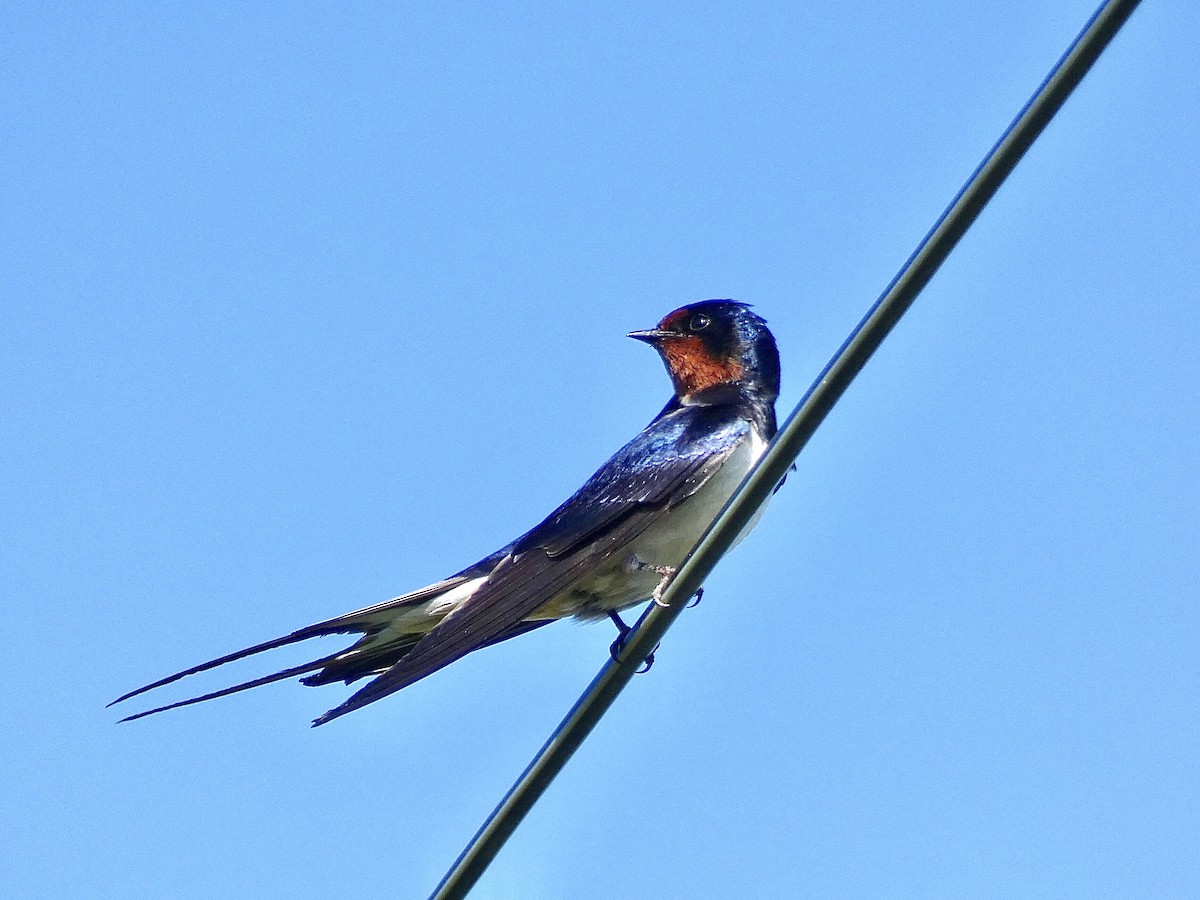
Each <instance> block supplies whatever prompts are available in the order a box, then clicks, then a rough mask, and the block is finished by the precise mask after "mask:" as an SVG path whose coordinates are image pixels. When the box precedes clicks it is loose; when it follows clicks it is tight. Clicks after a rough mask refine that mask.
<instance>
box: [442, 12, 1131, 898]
mask: <svg viewBox="0 0 1200 900" xmlns="http://www.w3.org/2000/svg"><path fill="white" fill-rule="evenodd" d="M1138 3H1139V0H1107V2H1105V3H1103V4H1102V5H1101V6H1100V8H1099V9H1097V10H1096V12H1095V13H1094V14H1093V15H1092V18H1091V19H1090V20H1089V21H1088V23H1087V25H1085V26H1084V28H1083V30H1082V31H1081V32H1080V33H1079V35H1078V37H1076V38H1075V40H1074V42H1073V43H1072V44H1071V46H1070V47H1069V48H1068V49H1067V52H1066V53H1064V54H1063V56H1062V57H1061V58H1060V59H1059V61H1058V62H1057V63H1056V64H1055V66H1054V68H1053V69H1052V70H1051V71H1050V74H1049V75H1047V76H1046V79H1045V80H1044V81H1043V82H1042V83H1041V85H1039V86H1038V89H1037V90H1036V91H1035V92H1034V94H1033V96H1032V97H1030V99H1029V101H1028V102H1027V103H1026V104H1025V106H1024V107H1023V108H1022V109H1021V111H1020V113H1018V115H1017V117H1016V118H1015V119H1014V120H1013V121H1012V123H1011V124H1010V125H1009V126H1008V128H1007V129H1006V130H1005V132H1004V134H1003V135H1001V137H1000V140H998V141H997V142H996V144H995V146H993V147H992V149H991V150H990V151H989V153H988V155H987V156H986V157H984V160H983V162H981V163H980V164H979V167H978V168H977V169H975V171H974V172H973V173H972V174H971V177H970V178H969V179H967V182H966V184H965V185H963V187H962V189H961V190H960V191H959V192H958V194H957V196H955V198H954V200H953V201H952V202H951V203H950V205H949V206H948V207H947V208H946V211H945V212H943V213H942V215H941V217H940V218H939V219H938V220H937V222H936V223H935V224H934V226H933V228H932V229H930V231H929V233H928V234H927V235H926V236H925V238H924V240H922V241H921V243H920V245H919V246H918V247H917V249H916V250H915V251H914V252H913V254H912V256H910V257H909V258H908V260H907V261H906V262H905V263H904V266H903V267H902V268H901V269H900V271H899V272H898V273H897V275H896V277H895V278H893V279H892V282H891V284H889V285H888V286H887V288H886V289H885V290H884V292H883V293H882V294H881V295H880V297H879V299H878V300H876V301H875V303H874V305H873V306H872V307H871V309H870V310H869V311H868V313H867V315H866V316H865V317H864V318H863V320H862V321H861V322H860V323H859V324H858V327H857V328H855V329H854V331H853V332H852V333H851V334H850V336H849V337H848V338H847V339H846V341H845V343H844V344H842V346H841V347H840V348H839V349H838V352H837V353H836V354H835V355H834V357H833V359H831V360H830V361H829V363H828V364H827V365H826V366H825V368H824V370H823V371H822V372H821V374H820V376H818V378H817V380H816V381H815V382H814V383H813V385H812V387H810V388H809V389H808V393H806V394H805V395H804V398H803V399H802V400H801V401H800V403H799V405H797V407H796V408H795V410H793V411H792V414H791V415H790V416H789V417H788V419H787V421H786V422H785V423H784V426H783V428H781V429H780V431H779V433H778V434H777V435H776V437H775V439H774V441H772V442H771V445H770V447H768V448H767V451H766V452H765V453H764V454H763V456H762V457H761V458H760V459H759V460H758V463H757V465H755V467H754V468H753V469H752V470H751V471H750V472H749V474H747V476H746V478H745V480H744V481H743V482H742V484H741V485H740V486H739V488H738V489H737V491H735V492H734V495H733V496H732V497H731V498H730V500H729V502H728V503H727V504H726V505H725V508H724V509H723V510H722V511H721V513H720V514H719V515H718V516H717V518H716V519H715V520H714V522H713V524H712V525H711V526H710V527H709V529H708V531H707V532H705V534H704V536H703V537H702V538H701V539H700V541H699V543H697V544H696V546H695V547H694V548H693V550H692V552H691V553H690V554H689V555H688V557H687V559H685V560H684V562H683V564H682V565H681V566H680V568H679V571H678V573H677V574H676V575H675V578H674V579H673V580H672V581H671V584H670V586H669V587H668V588H667V590H666V591H665V593H664V594H663V598H662V600H663V604H664V605H663V606H658V605H656V604H650V606H649V608H648V609H647V610H646V612H645V613H643V614H642V617H641V618H640V619H639V620H638V623H637V625H636V626H635V627H634V628H633V630H632V631H631V632H630V633H629V635H628V638H627V640H626V642H625V644H624V647H623V648H622V650H621V653H620V654H619V658H618V660H617V661H611V660H610V661H607V662H606V663H605V664H604V667H603V668H602V669H601V670H600V672H599V673H598V674H597V675H596V677H595V678H594V679H593V680H592V683H591V684H590V685H589V686H588V688H587V690H586V691H584V693H583V695H582V696H581V697H580V698H579V700H578V701H576V703H575V705H574V706H573V707H572V708H571V711H570V712H569V713H568V714H567V716H566V718H565V719H563V721H562V723H561V724H560V725H559V726H558V728H556V729H555V731H554V733H553V734H551V735H550V738H549V739H548V740H547V741H546V743H545V745H544V746H543V747H542V749H541V750H540V751H538V754H537V756H535V757H534V758H533V761H532V762H530V764H529V766H528V767H527V768H526V769H525V771H524V772H523V773H522V774H521V777H520V778H519V779H518V780H517V781H516V783H515V784H514V785H513V786H512V788H511V789H510V790H509V792H508V794H507V795H506V796H505V797H504V799H503V800H502V801H500V805H499V806H497V807H496V809H495V810H494V811H493V812H492V814H491V816H489V817H488V819H487V821H486V822H484V824H483V826H482V827H481V828H480V829H479V831H478V832H477V833H476V835H475V837H474V838H472V839H471V842H470V843H469V844H468V845H467V847H466V849H464V850H463V852H462V854H461V855H460V856H459V858H458V859H457V860H456V861H455V863H454V865H453V866H452V867H451V868H450V870H449V871H448V872H447V873H446V876H445V877H444V878H443V879H442V881H441V883H440V884H439V885H438V887H437V888H436V890H435V891H434V893H433V894H432V900H452V898H460V897H464V896H466V894H467V892H468V891H469V890H470V889H471V888H472V887H473V886H474V885H475V882H476V881H478V880H479V877H480V876H481V875H482V874H483V872H484V871H485V870H486V869H487V867H488V865H489V864H490V863H491V861H492V860H493V859H494V858H495V856H496V854H497V853H498V852H499V851H500V848H501V847H502V846H503V845H504V843H505V841H507V840H508V838H509V836H510V835H511V834H512V833H513V831H515V830H516V828H517V826H518V825H519V824H520V823H521V820H522V819H524V817H525V814H526V813H528V812H529V810H530V808H531V807H532V806H533V804H534V803H535V802H537V800H538V798H539V797H541V795H542V794H543V793H544V792H545V790H546V788H547V787H549V785H550V783H551V782H552V781H553V780H554V778H555V777H556V776H557V775H558V773H559V772H560V771H562V768H563V766H564V765H566V763H567V760H569V759H570V758H571V756H572V755H573V754H574V752H575V750H576V749H578V747H579V745H580V744H581V743H583V741H584V739H585V738H586V737H587V736H588V734H590V733H591V730H592V729H593V728H594V727H595V726H596V723H597V722H599V721H600V718H601V717H602V716H603V715H604V713H605V712H606V711H607V710H608V708H609V707H610V706H611V705H612V703H613V701H614V700H616V698H617V695H618V694H619V693H620V692H621V691H622V690H623V689H624V687H625V685H626V684H628V683H629V680H630V678H632V677H633V674H634V672H635V671H636V670H637V668H638V667H639V666H640V665H641V664H642V662H643V661H644V660H645V659H646V657H647V656H649V655H650V653H651V652H652V651H653V650H654V648H655V647H656V646H657V645H658V643H659V641H660V640H661V639H662V637H663V635H664V634H665V633H666V631H667V629H668V628H669V627H670V626H671V623H673V622H674V621H675V619H676V617H677V616H678V615H679V614H680V612H682V610H683V609H684V607H685V605H686V602H687V599H688V598H689V597H691V596H692V594H694V593H695V592H696V590H697V589H698V588H699V587H700V585H701V584H702V583H703V581H704V579H705V578H707V577H708V574H709V572H711V571H712V569H713V567H714V566H715V565H716V564H717V561H718V560H719V559H720V558H721V556H722V555H723V554H724V553H725V551H727V550H728V549H729V547H730V546H731V545H732V544H733V542H734V540H735V539H736V537H737V535H738V534H740V533H741V530H742V528H743V527H744V526H745V525H746V523H747V522H749V521H750V519H751V518H753V516H754V514H755V513H756V512H757V511H758V510H759V508H760V507H761V506H762V505H763V504H764V503H765V502H766V501H767V499H768V498H769V497H770V495H771V492H772V491H773V490H774V488H775V486H776V485H777V484H778V483H779V481H780V479H782V478H783V476H784V474H785V473H786V472H787V470H788V469H789V467H790V466H791V465H792V463H793V462H794V461H795V459H796V457H797V456H798V455H799V454H800V451H801V450H802V449H803V448H804V446H805V444H807V443H808V440H809V438H811V437H812V435H813V433H814V432H815V431H816V429H817V427H818V426H819V425H820V424H821V422H823V421H824V419H825V416H826V415H828V413H829V411H830V410H831V409H832V408H833V406H834V404H835V403H837V401H838V399H839V398H840V397H841V396H842V394H843V393H845V391H846V388H848V387H849V386H850V383H851V382H852V381H853V380H854V378H855V376H856V375H857V374H858V373H859V371H860V370H861V369H862V367H863V366H864V365H866V362H867V360H868V359H870V358H871V355H872V354H873V353H874V352H875V351H876V350H877V349H878V348H879V345H880V344H881V343H883V340H884V338H886V337H887V335H888V333H889V332H890V331H891V330H892V328H893V327H894V326H895V324H896V323H897V322H898V321H899V320H900V317H901V316H902V315H904V313H905V312H906V311H907V310H908V308H909V307H910V306H911V305H912V303H913V301H914V300H916V298H917V295H918V294H919V293H920V292H921V291H922V290H923V289H924V287H925V285H926V284H928V283H929V280H930V279H931V278H932V277H933V275H934V273H935V272H937V270H938V268H939V267H940V266H941V265H942V263H943V262H945V260H946V258H947V257H948V256H949V255H950V253H951V251H952V250H953V249H954V247H955V246H956V245H957V244H958V241H959V240H960V239H961V238H962V236H963V235H964V234H965V233H966V232H967V229H969V228H970V227H971V225H972V224H974V222H975V219H976V218H977V217H978V216H979V213H980V212H981V211H982V210H983V208H984V206H986V205H987V203H988V201H989V200H991V198H992V197H993V196H994V195H995V193H996V191H997V190H998V189H999V187H1000V185H1001V184H1002V183H1003V182H1004V180H1005V179H1006V178H1007V177H1008V176H1009V174H1011V172H1012V170H1013V169H1014V168H1015V167H1016V165H1017V163H1018V162H1019V161H1020V160H1021V157H1022V156H1024V155H1025V151H1026V150H1028V149H1029V147H1030V146H1032V144H1033V142H1034V141H1035V140H1037V138H1038V136H1039V135H1040V134H1041V133H1042V131H1043V130H1044V129H1045V127H1046V125H1047V124H1048V123H1049V122H1050V120H1051V119H1052V118H1053V117H1054V115H1055V114H1056V113H1057V112H1058V111H1059V109H1061V108H1062V105H1063V103H1065V102H1066V99H1067V97H1069V96H1070V94H1071V92H1072V91H1073V90H1074V89H1075V88H1076V87H1077V86H1078V85H1079V83H1080V82H1081V81H1082V80H1083V77H1084V76H1085V75H1086V74H1087V73H1088V71H1089V70H1090V69H1091V67H1092V64H1093V63H1095V61H1096V60H1097V59H1098V58H1099V56H1100V54H1101V53H1102V52H1103V51H1104V49H1105V48H1106V47H1107V46H1108V44H1109V43H1110V42H1111V40H1112V39H1113V37H1114V36H1115V35H1116V34H1117V32H1118V31H1119V30H1120V29H1121V26H1122V25H1124V24H1125V22H1126V21H1127V20H1128V18H1129V16H1130V15H1131V14H1132V13H1133V11H1134V9H1135V8H1137V5H1138Z"/></svg>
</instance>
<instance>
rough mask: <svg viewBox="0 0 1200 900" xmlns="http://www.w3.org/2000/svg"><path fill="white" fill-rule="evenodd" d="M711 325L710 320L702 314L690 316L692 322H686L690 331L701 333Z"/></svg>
mask: <svg viewBox="0 0 1200 900" xmlns="http://www.w3.org/2000/svg"><path fill="white" fill-rule="evenodd" d="M711 324H712V319H710V318H709V317H708V316H706V315H705V314H704V313H696V315H694V316H692V321H690V322H688V328H690V329H691V330H692V331H703V330H704V329H705V328H707V327H708V326H709V325H711Z"/></svg>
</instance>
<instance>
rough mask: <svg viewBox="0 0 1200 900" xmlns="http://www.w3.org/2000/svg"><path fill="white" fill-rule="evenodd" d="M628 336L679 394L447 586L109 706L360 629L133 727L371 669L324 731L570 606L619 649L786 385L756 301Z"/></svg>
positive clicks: (353, 677)
mask: <svg viewBox="0 0 1200 900" xmlns="http://www.w3.org/2000/svg"><path fill="white" fill-rule="evenodd" d="M628 336H629V337H631V338H634V339H635V340H638V341H643V342H645V343H647V344H649V345H650V346H652V347H653V348H655V349H656V350H657V351H658V353H659V355H660V356H661V357H662V360H663V362H664V364H665V366H666V369H667V373H668V374H669V376H670V378H671V383H672V387H673V388H674V393H673V395H672V397H671V399H670V400H669V401H668V402H667V404H666V405H665V406H664V407H663V408H662V410H661V411H660V412H659V413H658V415H656V416H655V417H654V418H653V419H652V420H651V421H650V423H649V424H648V425H647V426H646V427H645V428H643V429H642V431H641V432H639V433H638V434H637V436H636V437H634V438H633V440H631V441H630V442H629V443H627V444H626V445H625V446H624V447H622V448H621V449H620V450H618V451H617V452H616V453H615V454H613V456H612V457H611V458H610V459H609V460H608V461H607V462H606V463H604V465H602V466H601V467H600V468H599V469H598V470H597V471H596V472H595V474H593V475H592V476H591V477H590V478H589V479H588V480H587V481H586V482H585V483H584V484H583V486H582V487H581V488H579V490H578V491H576V492H575V493H574V494H573V495H572V496H571V497H570V498H568V499H567V500H566V501H565V502H564V503H563V504H562V505H561V506H559V507H558V508H557V509H555V510H554V511H553V512H552V513H550V515H549V516H547V517H546V518H545V519H544V520H542V521H541V522H540V523H539V524H537V525H536V526H534V527H533V528H532V529H530V530H529V531H527V532H526V533H525V534H523V535H521V536H520V537H519V538H517V539H516V540H514V541H512V542H511V543H509V544H507V545H506V546H504V547H502V548H500V549H499V550H497V551H496V552H495V553H493V554H491V555H490V556H486V557H484V558H483V559H481V560H480V561H479V562H477V563H475V564H474V565H471V566H468V567H467V568H465V569H463V570H462V571H460V572H457V573H455V574H454V575H451V576H449V577H448V578H445V579H443V580H441V581H438V582H435V583H433V584H430V585H427V586H426V587H422V588H419V589H418V590H415V591H411V592H410V593H407V594H403V595H401V596H399V597H396V598H394V599H392V600H387V601H385V602H383V603H378V604H376V605H374V606H368V607H365V608H363V609H359V610H356V611H354V612H349V613H346V614H344V615H340V616H336V617H335V618H332V619H327V620H325V621H322V622H317V623H315V624H313V625H309V626H307V627H304V628H300V629H298V630H296V631H293V632H291V633H290V634H286V635H284V636H282V637H278V638H275V639H274V640H269V641H266V642H264V643H260V644H255V645H254V646H252V647H247V648H245V649H244V650H238V651H236V652H234V653H230V654H227V655H225V656H221V657H218V658H216V659H213V660H209V661H208V662H204V663H200V664H199V665H195V666H192V667H191V668H188V669H184V670H183V671H181V672H176V673H175V674H174V675H169V676H167V677H166V678H162V679H159V680H158V681H155V682H152V683H150V684H147V685H145V686H143V687H140V688H138V689H136V690H133V691H130V692H128V693H126V694H123V695H122V696H120V697H118V698H117V699H116V700H114V701H113V702H112V703H110V704H109V706H113V705H115V704H117V703H123V702H125V701H127V700H130V699H132V698H134V697H137V696H140V695H142V694H144V693H146V692H147V691H151V690H155V689H157V688H161V687H164V686H166V685H169V684H172V683H174V682H176V681H178V680H180V679H182V678H185V677H187V676H190V675H195V674H197V673H199V672H204V671H207V670H209V669H213V668H216V667H217V666H222V665H225V664H226V663H231V662H233V661H235V660H239V659H243V658H245V657H247V656H253V655H255V654H258V653H263V652H265V651H268V650H273V649H276V648H278V647H283V646H286V645H288V644H293V643H297V642H300V641H306V640H309V639H311V638H317V637H324V636H327V635H335V634H342V635H345V634H353V635H358V636H359V637H358V639H357V640H356V641H355V643H353V644H352V645H351V646H350V647H348V648H347V649H345V650H341V651H339V652H336V653H332V654H329V655H326V656H322V657H320V658H318V659H315V660H313V661H311V662H308V663H305V664H302V665H297V666H292V667H289V668H285V669H283V670H281V671H278V672H274V673H273V674H270V675H266V676H264V677H261V678H255V679H252V680H250V681H245V682H242V683H240V684H236V685H234V686H232V687H228V688H224V689H222V690H217V691H213V692H212V693H207V694H202V695H200V696H196V697H192V698H190V699H187V700H180V701H178V702H175V703H168V704H166V705H163V706H158V707H155V708H153V709H148V710H145V711H144V712H138V713H135V714H133V715H129V716H126V717H125V718H124V719H121V721H122V722H127V721H132V720H134V719H140V718H144V717H145V716H149V715H154V714H156V713H161V712H165V711H166V710H169V709H176V708H178V707H182V706H189V705H191V704H194V703H200V702H203V701H206V700H213V699H215V698H218V697H224V696H227V695H230V694H235V693H238V692H240V691H245V690H249V689H250V688H255V687H259V686H261V685H265V684H270V683H272V682H276V681H281V680H284V679H289V678H293V677H297V676H304V677H302V678H301V679H300V681H301V683H302V684H304V685H308V686H319V685H326V684H332V683H336V682H344V683H345V684H347V685H349V684H352V683H353V682H355V681H358V680H360V679H363V678H368V677H369V678H371V680H370V681H369V682H367V683H366V684H365V685H364V686H362V687H361V688H359V689H358V690H357V691H356V692H354V693H353V694H351V696H350V697H349V698H348V699H346V700H345V701H344V702H342V703H341V704H340V705H338V706H335V707H334V708H332V709H330V710H329V711H328V712H326V713H325V714H323V715H321V716H319V717H317V718H316V719H314V720H313V723H312V724H313V726H314V727H315V726H317V725H323V724H325V723H327V722H330V721H332V720H334V719H336V718H339V717H340V716H344V715H345V714H347V713H349V712H353V711H354V710H357V709H361V708H362V707H364V706H367V705H368V704H370V703H374V702H375V701H377V700H380V699H382V698H384V697H386V696H388V695H390V694H392V693H395V692H396V691H399V690H401V689H402V688H405V687H408V686H409V685H412V684H413V683H415V682H417V681H419V680H421V679H422V678H425V677H426V676H428V675H431V674H432V673H434V672H436V671H438V670H439V669H441V668H443V667H444V666H447V665H449V664H450V663H452V662H454V661H456V660H458V659H460V658H462V657H463V656H465V655H466V654H468V653H470V652H472V651H475V650H479V649H481V648H483V647H487V646H491V645H493V644H497V643H499V642H501V641H506V640H508V639H510V638H514V637H517V636H518V635H521V634H525V633H526V632H529V631H533V630H534V629H536V628H540V627H542V626H543V625H547V624H549V623H550V622H553V621H555V620H558V619H562V618H566V617H571V616H573V617H575V618H577V619H580V620H583V621H594V620H601V619H604V618H606V617H607V618H610V619H611V620H612V621H613V623H614V624H616V626H617V629H618V638H617V640H616V641H614V643H613V646H612V652H613V655H614V658H615V655H616V651H617V650H618V648H619V646H620V643H621V641H622V640H623V639H624V637H625V635H626V634H627V633H628V631H629V627H628V626H626V625H625V623H624V622H623V621H622V619H621V617H620V612H621V611H622V610H624V609H627V608H629V607H631V606H634V605H637V604H639V603H644V602H646V601H648V600H653V601H654V602H657V603H661V602H662V595H663V590H664V589H665V587H666V586H667V584H669V582H670V579H671V578H672V577H673V576H674V574H675V571H676V569H677V567H678V566H679V565H680V564H681V563H682V561H683V559H684V557H685V556H686V554H687V553H688V552H689V551H690V550H691V549H692V546H693V545H694V544H695V543H696V542H697V541H698V540H699V538H700V536H701V535H702V534H703V533H704V530H705V529H706V528H707V527H708V526H709V525H710V524H711V522H712V521H713V519H714V518H715V517H716V515H717V513H719V512H720V510H721V508H722V507H723V506H724V504H725V503H726V501H727V500H728V499H729V497H730V496H731V495H732V493H733V491H734V489H735V488H736V487H737V485H738V484H739V483H740V482H741V481H742V479H743V477H744V476H745V474H746V473H747V472H748V471H749V470H750V468H751V466H752V465H753V463H754V462H755V460H757V459H758V457H759V456H761V455H762V453H763V451H764V450H765V449H766V446H767V444H768V442H769V441H770V440H771V438H772V437H773V436H774V435H775V431H776V421H775V400H776V398H777V397H778V396H779V379H780V365H779V351H778V349H777V347H776V343H775V338H774V336H773V335H772V334H771V331H770V330H769V329H768V328H767V325H766V321H765V320H764V319H763V318H762V317H760V316H759V315H757V314H756V313H754V312H753V311H752V310H751V309H750V306H749V304H746V303H741V302H737V301H734V300H703V301H700V302H696V303H691V304H689V305H687V306H683V307H680V308H679V309H676V310H674V311H672V312H671V313H669V314H668V315H667V316H665V317H664V318H663V319H662V320H661V321H660V322H659V323H658V325H657V326H655V327H654V328H650V329H646V330H642V331H632V332H630V333H629V335H628ZM760 514H761V511H760ZM756 521H757V519H755V520H753V521H751V522H750V523H749V525H747V527H746V529H745V530H744V531H743V533H742V534H741V535H740V536H739V538H738V539H739V540H740V539H741V538H742V537H744V536H745V533H746V532H747V531H749V529H750V528H752V527H753V526H754V524H755V523H756Z"/></svg>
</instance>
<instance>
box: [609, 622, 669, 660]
mask: <svg viewBox="0 0 1200 900" xmlns="http://www.w3.org/2000/svg"><path fill="white" fill-rule="evenodd" d="M608 617H609V618H610V619H612V623H613V624H614V625H616V626H617V631H618V634H617V639H616V640H615V641H613V642H612V643H611V644H609V645H608V655H609V656H611V657H612V661H613V662H615V663H619V662H620V661H621V660H620V658H619V655H618V654H620V652H621V651H622V650H623V649H624V647H625V638H627V637H629V632H631V631H633V629H632V628H631V627H629V626H628V625H626V624H625V620H624V619H622V618H621V616H620V614H619V613H618V612H617V611H616V610H615V609H613V610H609V613H608ZM657 650H658V647H655V648H654V650H651V651H650V655H649V656H647V657H646V659H645V660H644V661H643V662H642V668H640V669H638V670H637V674H638V675H645V674H646V673H647V672H649V671H650V667H651V666H653V665H654V653H655V651H657Z"/></svg>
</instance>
